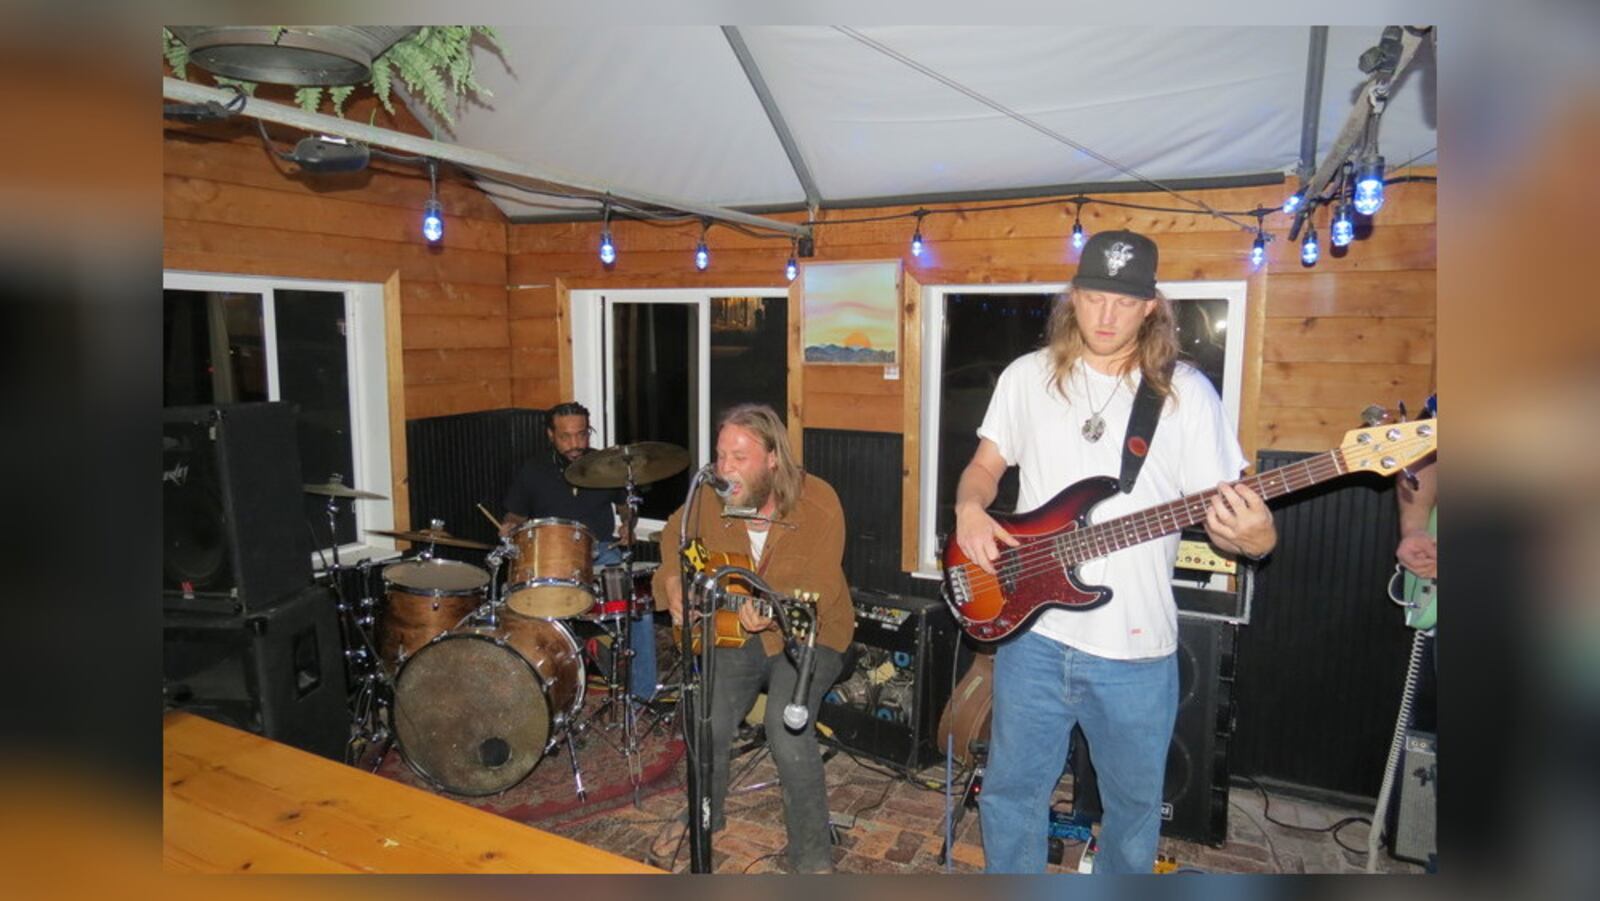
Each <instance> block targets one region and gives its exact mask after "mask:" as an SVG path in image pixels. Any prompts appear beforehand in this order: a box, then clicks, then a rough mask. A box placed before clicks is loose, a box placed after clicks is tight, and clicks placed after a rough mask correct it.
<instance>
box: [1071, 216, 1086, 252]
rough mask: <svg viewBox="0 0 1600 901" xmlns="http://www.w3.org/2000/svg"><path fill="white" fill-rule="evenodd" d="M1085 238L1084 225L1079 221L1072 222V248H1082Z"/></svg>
mask: <svg viewBox="0 0 1600 901" xmlns="http://www.w3.org/2000/svg"><path fill="white" fill-rule="evenodd" d="M1085 240H1086V239H1085V238H1084V237H1083V225H1082V224H1081V223H1078V222H1074V223H1072V249H1073V250H1082V249H1083V242H1084V241H1085Z"/></svg>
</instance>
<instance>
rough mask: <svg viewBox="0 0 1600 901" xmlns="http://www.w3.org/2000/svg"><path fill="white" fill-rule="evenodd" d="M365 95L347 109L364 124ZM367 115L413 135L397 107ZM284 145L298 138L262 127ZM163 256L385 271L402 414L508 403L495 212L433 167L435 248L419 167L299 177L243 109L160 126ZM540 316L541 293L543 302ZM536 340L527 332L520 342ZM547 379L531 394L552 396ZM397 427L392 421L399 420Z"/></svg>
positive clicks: (189, 261)
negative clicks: (239, 114)
mask: <svg viewBox="0 0 1600 901" xmlns="http://www.w3.org/2000/svg"><path fill="white" fill-rule="evenodd" d="M374 105H375V101H373V100H372V99H371V98H370V97H369V98H367V99H365V100H357V101H353V102H352V103H351V104H350V105H349V107H348V108H347V109H346V111H345V115H346V117H348V118H350V119H352V120H354V121H360V122H366V121H368V116H369V114H371V112H372V107H373V106H374ZM396 110H397V114H398V115H397V116H396V117H391V116H390V115H389V114H388V113H387V112H386V111H384V110H383V109H382V108H381V107H380V108H378V110H377V113H376V119H375V121H374V124H376V125H378V126H381V127H386V128H394V129H397V130H400V131H406V132H409V133H412V134H426V132H425V131H424V129H423V128H422V127H421V125H420V124H418V123H417V122H416V120H415V119H414V118H413V117H411V116H410V115H409V113H407V112H406V111H405V109H404V107H402V106H399V105H397V106H396ZM268 129H269V134H271V135H273V137H274V138H275V139H277V146H278V147H279V148H280V149H284V150H287V149H289V147H290V146H291V145H292V144H293V142H294V141H296V140H298V139H299V138H300V137H302V136H303V135H302V134H301V133H299V132H296V131H295V130H293V129H290V128H286V127H282V126H272V125H269V126H268ZM162 149H163V166H162V175H163V178H164V191H163V210H162V212H163V217H164V220H163V224H164V229H165V234H164V242H163V250H162V264H163V266H164V267H165V268H168V269H184V270H195V271H204V272H219V273H234V274H246V275H274V276H286V277H296V278H316V279H335V280H345V281H362V282H387V281H389V279H390V278H391V277H394V276H397V281H398V284H399V294H400V312H401V316H400V320H401V321H400V330H399V334H400V335H401V336H402V339H401V344H400V347H401V353H402V355H403V358H402V365H401V367H400V369H401V372H402V373H403V385H404V397H405V415H406V416H407V417H409V418H422V417H428V416H440V415H445V414H451V413H467V412H473V411H477V410H495V409H501V408H504V407H509V406H514V405H520V402H521V401H523V400H527V399H528V398H526V397H522V398H519V397H514V396H513V391H512V373H513V366H514V364H515V362H516V361H515V360H514V354H513V350H512V348H513V346H518V345H517V344H515V343H514V342H513V335H512V330H511V325H510V323H511V319H510V317H509V315H508V307H509V305H510V304H509V302H508V297H507V287H506V286H507V280H506V261H507V257H506V228H507V222H506V218H505V216H504V214H503V213H501V212H500V210H499V208H498V207H496V206H495V205H494V204H493V203H491V202H490V201H489V199H488V197H486V196H485V195H484V194H483V192H482V191H480V190H478V188H477V187H476V186H474V185H472V184H469V183H467V182H464V181H462V180H461V179H459V178H457V177H454V176H452V175H450V174H449V171H450V170H449V168H448V167H446V169H445V171H444V172H443V173H441V179H440V183H439V201H440V203H441V205H442V206H443V207H444V214H445V233H444V240H443V241H442V242H441V244H442V246H438V247H429V246H428V245H427V243H426V242H425V241H424V240H423V239H422V236H421V232H420V223H421V218H422V205H423V202H424V201H425V200H427V197H428V177H427V174H426V172H425V171H424V170H421V169H419V168H417V167H411V166H403V165H396V164H390V163H385V162H381V161H374V162H373V163H372V165H371V166H370V167H369V169H368V170H366V171H364V172H357V173H343V174H336V175H320V176H311V175H305V174H301V173H299V172H298V167H296V166H295V165H294V164H292V163H285V162H279V161H276V160H274V159H272V158H271V157H269V156H268V155H267V153H266V152H265V151H264V150H263V148H262V144H261V139H260V137H259V135H258V134H257V132H256V129H255V124H254V121H253V120H250V121H247V122H240V123H222V124H214V125H209V126H204V127H190V126H181V125H174V124H172V123H168V124H167V127H166V129H165V131H164V133H163V141H162ZM547 306H548V307H550V308H551V315H552V316H553V308H554V304H553V301H552V302H550V303H548V304H547ZM533 343H534V344H537V343H538V342H537V341H535V342H533ZM554 397H555V391H554V389H552V390H550V391H548V392H546V393H545V394H544V395H542V396H540V397H539V398H537V399H538V400H540V401H541V402H543V403H551V402H554ZM402 434H403V430H402Z"/></svg>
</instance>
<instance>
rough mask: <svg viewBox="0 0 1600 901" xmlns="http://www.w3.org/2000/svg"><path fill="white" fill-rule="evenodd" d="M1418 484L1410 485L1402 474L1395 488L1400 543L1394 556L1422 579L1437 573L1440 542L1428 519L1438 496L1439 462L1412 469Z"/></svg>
mask: <svg viewBox="0 0 1600 901" xmlns="http://www.w3.org/2000/svg"><path fill="white" fill-rule="evenodd" d="M1412 474H1413V475H1415V476H1416V477H1417V487H1416V488H1412V487H1411V486H1410V485H1409V484H1407V483H1406V480H1405V478H1404V477H1403V476H1402V477H1401V478H1400V480H1399V484H1398V485H1397V486H1396V489H1395V499H1396V502H1397V503H1398V504H1399V505H1400V544H1399V546H1397V547H1396V548H1395V554H1394V555H1395V557H1396V558H1397V559H1399V561H1400V565H1401V566H1404V567H1405V568H1406V569H1409V570H1411V571H1412V572H1413V573H1415V574H1416V575H1419V576H1421V577H1423V578H1425V579H1436V578H1438V576H1439V542H1438V540H1437V539H1436V538H1435V537H1434V536H1433V535H1432V534H1430V533H1429V531H1428V520H1429V519H1430V518H1431V517H1432V515H1433V507H1434V504H1436V503H1438V499H1439V464H1438V463H1437V462H1429V463H1427V464H1425V465H1423V466H1422V467H1421V468H1419V469H1416V470H1413V472H1412Z"/></svg>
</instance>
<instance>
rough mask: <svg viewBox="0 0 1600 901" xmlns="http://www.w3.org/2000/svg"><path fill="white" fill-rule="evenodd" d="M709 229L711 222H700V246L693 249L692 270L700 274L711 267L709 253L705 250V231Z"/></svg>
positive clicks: (703, 220)
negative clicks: (696, 270) (694, 269)
mask: <svg viewBox="0 0 1600 901" xmlns="http://www.w3.org/2000/svg"><path fill="white" fill-rule="evenodd" d="M710 227H711V220H709V219H701V220H700V244H699V245H698V246H697V247H695V249H694V268H696V269H698V270H700V271H701V272H704V271H706V267H707V266H710V265H711V251H709V250H707V249H706V229H708V228H710Z"/></svg>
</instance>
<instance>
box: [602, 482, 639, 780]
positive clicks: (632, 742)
mask: <svg viewBox="0 0 1600 901" xmlns="http://www.w3.org/2000/svg"><path fill="white" fill-rule="evenodd" d="M623 487H624V489H625V492H626V493H625V500H626V503H627V505H628V510H629V514H630V516H629V518H630V522H632V523H636V522H638V521H639V506H640V505H641V504H643V503H644V498H643V497H641V496H640V495H639V486H638V483H636V482H635V481H634V477H633V461H632V460H631V459H629V460H628V461H627V477H626V479H625V481H624V484H623ZM625 525H627V524H625ZM620 546H621V550H622V573H623V580H622V584H623V591H624V592H625V593H627V594H628V595H629V604H628V607H627V608H625V612H624V613H623V615H622V616H621V617H620V618H619V619H618V620H617V624H616V631H615V632H614V633H612V636H611V671H610V673H609V674H608V675H607V678H606V698H605V700H604V701H602V702H601V703H600V706H599V707H597V708H595V712H594V714H593V716H592V717H591V719H593V720H599V719H600V718H601V716H602V715H605V714H609V715H610V716H611V723H610V726H609V727H608V728H611V729H616V728H620V729H621V730H622V736H621V740H620V742H619V743H616V744H612V743H611V742H610V740H609V739H608V740H607V744H611V746H612V747H613V748H614V749H616V751H617V753H619V754H621V755H622V756H623V757H624V758H626V759H627V761H628V779H629V781H631V782H632V783H633V801H634V805H635V806H637V805H638V803H639V790H640V784H641V782H642V781H643V778H644V775H643V768H642V763H641V761H640V757H639V750H640V749H639V745H640V740H641V738H642V737H643V736H641V735H640V733H639V722H638V715H637V713H636V712H635V711H634V707H633V702H632V699H631V698H630V697H629V696H628V683H629V681H630V680H629V676H630V674H631V673H632V671H633V656H634V650H633V628H632V623H631V620H632V619H633V610H632V609H631V606H632V603H631V597H632V590H633V544H632V543H631V542H626V541H625V542H621V543H620ZM601 590H602V592H604V585H603V584H602V587H601ZM600 627H601V628H602V629H605V630H606V631H607V632H612V630H611V629H610V628H607V626H606V623H605V622H604V620H602V621H601V624H600ZM619 711H620V714H621V715H620V722H619V721H618V720H619V717H618V712H619Z"/></svg>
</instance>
